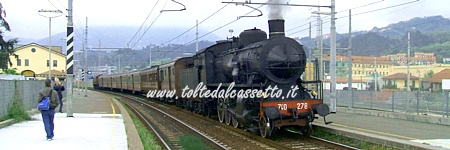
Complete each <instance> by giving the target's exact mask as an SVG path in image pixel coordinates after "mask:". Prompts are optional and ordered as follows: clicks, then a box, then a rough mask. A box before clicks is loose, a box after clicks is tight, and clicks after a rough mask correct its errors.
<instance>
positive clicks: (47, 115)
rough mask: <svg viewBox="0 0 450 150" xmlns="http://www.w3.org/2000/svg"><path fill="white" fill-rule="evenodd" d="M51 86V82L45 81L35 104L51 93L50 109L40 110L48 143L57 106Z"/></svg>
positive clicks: (55, 94) (56, 95) (55, 93)
mask: <svg viewBox="0 0 450 150" xmlns="http://www.w3.org/2000/svg"><path fill="white" fill-rule="evenodd" d="M51 85H52V81H50V80H49V79H47V80H45V88H43V89H41V90H40V91H39V95H38V100H37V102H40V101H42V99H43V98H44V97H47V96H48V95H50V94H49V93H50V92H52V94H51V98H50V108H49V109H48V110H41V115H42V121H43V122H44V127H45V133H46V134H47V140H48V141H51V140H53V136H54V134H53V129H54V128H55V126H54V124H53V119H54V118H55V108H56V107H58V105H59V101H58V93H57V92H56V91H54V90H53V89H52V87H51Z"/></svg>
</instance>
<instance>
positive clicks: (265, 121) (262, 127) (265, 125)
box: [259, 117, 272, 138]
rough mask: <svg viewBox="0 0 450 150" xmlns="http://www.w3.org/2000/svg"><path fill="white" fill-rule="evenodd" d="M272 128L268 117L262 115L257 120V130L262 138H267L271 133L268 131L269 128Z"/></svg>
mask: <svg viewBox="0 0 450 150" xmlns="http://www.w3.org/2000/svg"><path fill="white" fill-rule="evenodd" d="M271 128H272V124H271V122H270V119H269V118H266V117H262V118H260V120H259V131H260V133H261V136H262V137H263V138H269V137H270V135H271V134H272V133H271V132H270V129H271Z"/></svg>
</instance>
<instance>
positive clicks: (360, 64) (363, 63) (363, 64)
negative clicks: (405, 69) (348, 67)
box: [352, 56, 393, 81]
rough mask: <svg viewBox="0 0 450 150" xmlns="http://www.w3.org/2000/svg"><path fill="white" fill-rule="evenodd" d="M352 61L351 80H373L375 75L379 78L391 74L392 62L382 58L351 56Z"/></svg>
mask: <svg viewBox="0 0 450 150" xmlns="http://www.w3.org/2000/svg"><path fill="white" fill-rule="evenodd" d="M352 60H353V61H352V65H353V66H352V71H353V80H355V79H356V80H362V81H368V80H374V77H375V74H376V75H377V77H378V78H381V77H384V76H388V75H389V74H391V72H392V66H393V63H392V61H390V60H385V59H383V58H382V57H373V56H352Z"/></svg>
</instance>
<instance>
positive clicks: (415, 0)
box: [289, 0, 420, 35]
mask: <svg viewBox="0 0 450 150" xmlns="http://www.w3.org/2000/svg"><path fill="white" fill-rule="evenodd" d="M418 1H420V0H414V1H409V2H405V3H401V4H397V5H392V6H388V7H383V8H379V9H375V10H370V11H365V12H362V13H358V14H355V15H353V14H352V17H353V16H357V15H362V14H367V13H371V12H376V11H380V10H384V9H389V8H394V7H399V6H403V5H407V4H411V3H415V2H418ZM379 2H381V1H378V2H374V3H370V5H373V4H376V3H379ZM363 6H364V7H365V6H369V4H366V5H363ZM361 7H362V6H358V7H355V8H361ZM355 8H352V9H355ZM343 11H346V10H343ZM341 12H342V11H341ZM327 17H329V16H327ZM347 17H348V15H346V16H342V17H338V18H336V20H337V19H342V18H347ZM325 19H326V18H322V20H325ZM311 22H317V21H311ZM329 22H331V20H327V21H325V22H323V24H325V23H329ZM301 31H305V29H302V30H301ZM289 35H291V34H289Z"/></svg>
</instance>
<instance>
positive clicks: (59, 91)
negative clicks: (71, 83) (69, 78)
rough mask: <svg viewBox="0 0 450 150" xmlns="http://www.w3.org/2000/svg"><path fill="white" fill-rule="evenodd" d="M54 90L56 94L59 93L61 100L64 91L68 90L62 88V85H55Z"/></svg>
mask: <svg viewBox="0 0 450 150" xmlns="http://www.w3.org/2000/svg"><path fill="white" fill-rule="evenodd" d="M53 89H54V90H55V91H56V92H58V97H59V99H62V93H61V92H62V91H64V90H66V89H65V88H64V86H61V85H55V86H53Z"/></svg>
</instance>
